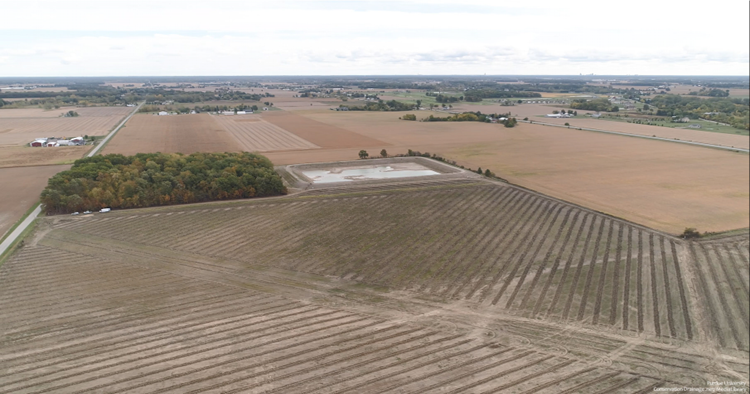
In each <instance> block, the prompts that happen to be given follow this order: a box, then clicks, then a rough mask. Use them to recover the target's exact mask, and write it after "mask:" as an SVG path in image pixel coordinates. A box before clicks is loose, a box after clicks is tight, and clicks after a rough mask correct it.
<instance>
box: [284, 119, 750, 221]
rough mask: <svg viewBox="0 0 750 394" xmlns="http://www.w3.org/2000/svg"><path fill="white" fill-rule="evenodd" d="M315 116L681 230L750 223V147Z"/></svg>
mask: <svg viewBox="0 0 750 394" xmlns="http://www.w3.org/2000/svg"><path fill="white" fill-rule="evenodd" d="M305 116H306V117H309V118H311V119H314V120H317V121H319V122H322V123H329V124H331V125H333V126H337V127H341V128H344V129H347V130H353V131H356V132H357V133H359V134H362V135H366V136H370V137H372V138H377V139H378V140H381V141H383V142H385V143H390V144H391V146H383V148H386V149H387V150H388V153H390V154H395V153H406V151H407V149H414V150H419V151H421V152H430V153H437V154H441V155H442V156H444V157H446V158H448V159H451V160H456V161H457V162H458V163H459V164H461V165H464V166H466V167H470V168H474V169H476V168H477V167H482V168H483V169H487V168H488V169H490V170H492V171H493V172H495V173H497V175H498V176H500V177H503V178H505V179H508V180H509V181H511V182H514V183H517V184H519V185H521V186H525V187H529V188H532V189H534V190H538V191H541V192H543V193H547V194H549V195H552V196H555V197H558V198H562V199H564V200H567V201H571V202H574V203H577V204H581V205H584V206H586V207H590V208H593V209H596V210H599V211H602V212H606V213H609V214H612V215H615V216H618V217H621V218H625V219H628V220H631V221H633V222H636V223H641V224H644V225H646V226H649V227H651V228H657V229H659V230H663V231H667V232H670V233H673V234H678V233H681V232H682V231H683V230H684V229H685V228H686V227H696V228H698V229H700V230H701V231H726V230H731V229H737V228H744V227H748V226H750V208H748V206H750V194H748V187H747V185H748V184H749V183H750V170H748V168H750V162H749V161H748V155H747V154H738V153H733V152H726V151H719V150H715V149H709V148H701V147H695V146H688V145H682V144H673V143H669V142H660V141H651V140H645V139H639V138H631V137H623V136H616V135H607V134H603V133H596V132H587V131H579V130H572V129H565V128H558V127H547V126H540V125H529V124H519V125H518V126H517V127H515V128H512V129H507V128H504V127H502V126H501V125H494V124H484V123H478V122H408V121H401V120H398V114H397V113H383V112H380V113H378V112H368V113H351V112H349V113H346V112H335V113H331V112H330V111H328V112H320V111H310V112H308V113H305ZM610 123H614V122H610ZM707 134H716V135H723V134H717V133H707ZM360 149H361V148H360ZM379 149H380V147H376V148H375V149H368V152H369V153H370V154H371V155H373V154H377V152H378V151H379ZM357 152H358V149H351V150H343V149H337V150H326V149H321V150H315V151H301V152H296V153H295V154H294V155H290V154H278V155H274V154H269V157H270V158H272V160H275V162H277V164H286V163H289V162H296V163H300V162H316V161H333V160H342V159H348V160H351V159H354V158H356V157H357V156H356V154H357ZM345 155H348V156H347V157H343V156H345ZM709 163H710V164H709Z"/></svg>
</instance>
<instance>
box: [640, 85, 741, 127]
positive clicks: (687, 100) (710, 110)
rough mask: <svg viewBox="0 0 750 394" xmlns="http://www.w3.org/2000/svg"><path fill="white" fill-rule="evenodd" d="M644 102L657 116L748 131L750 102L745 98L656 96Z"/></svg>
mask: <svg viewBox="0 0 750 394" xmlns="http://www.w3.org/2000/svg"><path fill="white" fill-rule="evenodd" d="M646 102H647V103H648V104H649V105H650V106H651V107H654V108H656V115H657V116H665V117H670V116H673V117H680V118H681V117H690V118H693V119H696V118H702V119H707V120H712V121H715V122H720V123H726V124H729V125H731V126H733V127H735V128H738V129H743V130H748V129H750V109H749V107H748V105H749V104H750V100H748V99H747V98H742V99H740V98H719V97H716V98H708V99H706V98H700V97H694V96H678V95H674V94H667V95H658V96H655V97H654V98H652V99H650V100H646Z"/></svg>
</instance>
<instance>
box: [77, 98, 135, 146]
mask: <svg viewBox="0 0 750 394" xmlns="http://www.w3.org/2000/svg"><path fill="white" fill-rule="evenodd" d="M144 103H145V101H144V102H142V103H140V104H138V105H137V106H136V107H135V109H134V110H133V112H131V113H130V115H128V117H127V118H125V119H123V120H122V122H120V124H119V125H117V127H115V129H114V130H112V131H111V132H110V133H109V134H107V136H106V137H104V139H103V140H102V142H100V143H99V145H97V146H96V147H95V148H94V149H93V150H91V152H89V154H88V155H86V157H91V156H94V155H95V154H97V153H99V150H100V149H102V147H103V146H104V145H106V144H107V142H108V141H109V139H110V138H112V136H114V135H115V133H116V132H117V130H120V128H121V127H122V126H123V125H125V122H127V121H128V120H130V118H131V117H132V116H133V115H135V113H136V112H138V110H139V109H141V106H142V105H143V104H144Z"/></svg>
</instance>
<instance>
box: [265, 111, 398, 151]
mask: <svg viewBox="0 0 750 394" xmlns="http://www.w3.org/2000/svg"><path fill="white" fill-rule="evenodd" d="M306 115H307V114H305V116H303V115H299V114H297V113H293V112H287V111H279V112H267V113H264V114H263V120H265V121H267V122H269V123H272V124H274V125H276V126H278V127H280V128H282V129H284V130H287V131H289V132H292V133H293V134H295V135H297V136H298V137H300V138H302V139H304V140H307V141H309V142H311V143H313V144H315V145H317V146H319V147H321V148H333V149H336V148H360V149H361V148H368V147H373V146H383V145H387V143H384V142H383V141H380V140H378V139H376V138H373V137H368V136H366V135H362V134H360V133H357V132H353V131H350V130H347V129H344V128H341V127H337V126H333V125H331V124H327V123H323V122H319V121H317V120H315V119H312V118H310V117H308V116H306Z"/></svg>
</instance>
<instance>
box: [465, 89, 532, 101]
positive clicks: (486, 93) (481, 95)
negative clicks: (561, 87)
mask: <svg viewBox="0 0 750 394" xmlns="http://www.w3.org/2000/svg"><path fill="white" fill-rule="evenodd" d="M510 97H527V98H535V97H542V95H541V94H539V93H536V92H528V91H518V90H516V89H508V91H506V90H505V89H501V90H499V89H470V90H467V91H466V92H465V93H464V100H466V101H469V102H477V101H482V99H485V98H510Z"/></svg>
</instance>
